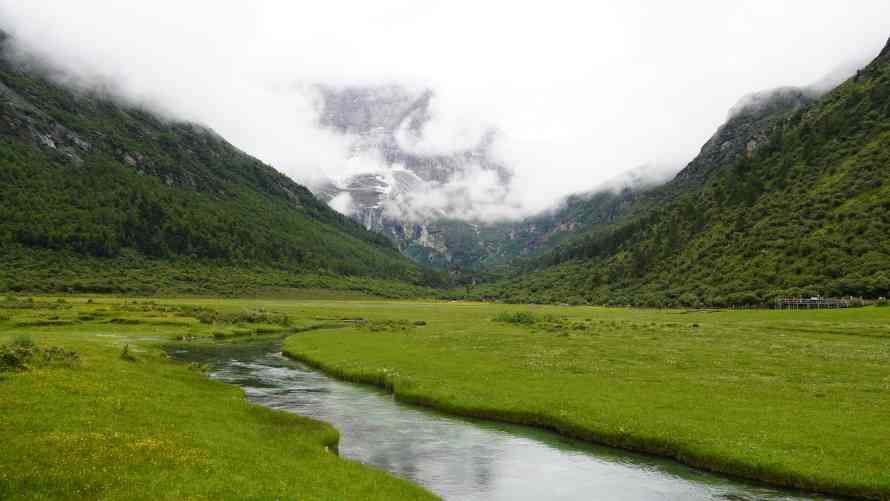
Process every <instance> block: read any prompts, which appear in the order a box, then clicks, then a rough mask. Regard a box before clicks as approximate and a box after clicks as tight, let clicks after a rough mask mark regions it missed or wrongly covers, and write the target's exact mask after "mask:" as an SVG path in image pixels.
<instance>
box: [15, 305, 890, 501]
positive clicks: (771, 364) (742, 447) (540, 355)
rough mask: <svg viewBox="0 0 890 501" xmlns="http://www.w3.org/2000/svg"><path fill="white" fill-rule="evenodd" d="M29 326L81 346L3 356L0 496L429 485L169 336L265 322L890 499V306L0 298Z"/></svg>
mask: <svg viewBox="0 0 890 501" xmlns="http://www.w3.org/2000/svg"><path fill="white" fill-rule="evenodd" d="M58 301H64V302H58ZM333 327H337V328H333ZM22 335H28V336H30V338H31V339H32V340H33V341H34V342H36V344H37V346H38V347H52V346H57V347H61V348H64V349H66V350H73V351H75V352H76V353H77V354H78V359H77V360H76V361H75V362H74V363H72V364H70V365H71V367H68V366H66V365H65V364H63V363H55V362H53V361H51V363H49V364H48V365H46V366H43V367H40V366H36V367H33V368H31V369H29V370H6V371H0V442H2V443H3V444H4V447H0V498H7V497H12V498H19V499H28V498H32V499H41V498H69V497H72V496H73V497H87V498H103V499H104V498H109V499H139V498H142V499H156V498H177V499H185V498H194V499H201V498H205V499H223V498H251V497H253V498H275V497H277V496H281V497H282V498H285V496H287V495H297V496H298V497H299V499H330V498H336V499H374V498H377V499H415V498H416V499H421V498H428V497H430V495H429V494H427V493H426V492H424V491H422V490H421V489H419V488H417V487H414V486H412V485H411V484H409V483H407V482H403V481H401V480H398V479H395V478H394V477H390V476H388V475H386V474H384V473H381V472H379V471H376V470H373V469H370V468H366V467H363V466H360V465H357V464H354V463H350V462H348V461H344V460H341V459H339V458H337V457H336V456H335V455H333V454H331V453H330V452H325V446H326V445H327V446H330V445H331V444H333V443H334V442H335V441H336V432H335V431H334V430H332V429H331V428H329V427H327V426H325V425H322V424H320V423H317V422H313V421H309V420H306V419H301V418H299V417H296V416H293V415H289V414H283V413H278V412H272V411H268V410H264V409H261V408H259V407H256V406H251V405H249V404H247V403H246V402H245V400H244V398H243V396H242V394H241V392H240V391H239V390H237V389H235V388H232V387H228V386H225V385H223V384H219V383H215V382H212V381H209V380H207V379H206V378H205V377H203V376H202V374H201V371H200V369H199V368H196V367H192V368H189V367H187V366H185V365H183V364H178V363H174V362H171V361H169V360H167V359H166V357H164V356H163V353H162V352H161V351H160V349H159V348H158V343H160V342H161V341H169V340H172V339H180V340H181V341H178V342H183V343H195V342H239V341H240V340H242V339H250V338H253V337H255V336H263V335H276V336H283V335H290V337H289V338H288V339H287V341H286V342H285V349H286V351H287V352H289V353H290V354H292V355H293V356H295V357H297V358H300V359H303V360H305V361H308V362H310V363H312V364H315V365H317V366H320V367H322V368H324V369H326V370H328V371H329V372H331V373H334V374H337V375H339V376H341V377H344V378H348V379H352V380H357V381H363V382H369V383H374V384H378V385H382V386H386V387H388V388H390V389H391V390H393V391H394V392H395V393H396V394H397V395H398V396H399V398H402V399H405V400H408V401H413V402H417V403H423V404H426V405H431V406H435V407H438V408H440V409H443V410H447V411H450V412H454V413H458V414H465V415H472V416H477V417H486V418H494V419H500V420H505V421H512V422H518V423H525V424H533V425H537V426H542V427H546V428H551V429H554V430H556V431H559V432H561V433H564V434H567V435H572V436H575V437H579V438H583V439H587V440H593V441H597V442H603V443H606V444H610V445H615V446H619V447H624V448H628V449H635V450H642V451H649V452H654V453H658V454H663V455H668V456H673V457H675V458H677V459H679V460H681V461H684V462H686V463H689V464H693V465H696V466H699V467H703V468H708V469H712V470H717V471H722V472H726V473H732V474H736V475H740V476H745V477H749V478H755V479H760V480H765V481H769V482H772V483H775V484H780V485H787V486H793V487H799V488H804V489H812V490H819V491H825V492H833V493H844V494H849V495H854V496H860V497H868V498H876V499H887V498H890V454H887V451H888V450H890V308H863V309H855V310H837V311H813V312H778V311H736V312H705V311H693V312H686V311H680V310H665V311H656V310H630V309H601V308H590V307H565V308H562V307H530V306H508V305H497V304H481V303H444V302H388V301H379V300H371V299H350V300H338V299H336V298H334V297H331V298H327V299H316V300H309V299H299V298H289V299H277V300H276V299H249V300H248V299H243V300H232V299H202V298H185V299H164V300H157V301H147V300H144V299H139V300H137V301H133V300H129V301H128V300H125V299H122V298H110V297H101V298H98V297H96V298H93V300H92V303H90V302H88V298H86V297H67V298H64V299H62V300H58V299H55V298H36V299H35V300H34V302H28V301H26V300H23V299H22V298H19V299H18V300H15V301H8V300H7V301H3V300H2V298H0V345H5V346H8V344H9V343H13V342H15V341H16V339H17V338H20V337H21V336H22ZM124 345H129V349H128V354H129V355H131V356H133V357H135V358H136V361H134V362H130V361H126V360H124V359H123V358H122V357H121V352H122V350H123V347H124ZM34 365H40V364H34Z"/></svg>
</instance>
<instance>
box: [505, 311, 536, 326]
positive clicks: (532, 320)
mask: <svg viewBox="0 0 890 501" xmlns="http://www.w3.org/2000/svg"><path fill="white" fill-rule="evenodd" d="M543 320H545V319H544V318H542V317H541V316H540V315H536V314H535V313H532V312H530V311H517V312H508V311H502V312H500V313H498V314H497V316H495V317H494V321H495V322H504V323H508V324H516V325H534V324H536V323H538V322H540V321H543Z"/></svg>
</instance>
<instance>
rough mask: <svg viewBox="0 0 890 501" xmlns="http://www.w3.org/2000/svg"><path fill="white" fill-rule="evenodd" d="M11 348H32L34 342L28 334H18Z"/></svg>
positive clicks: (34, 344)
mask: <svg viewBox="0 0 890 501" xmlns="http://www.w3.org/2000/svg"><path fill="white" fill-rule="evenodd" d="M12 345H13V346H18V347H20V348H29V349H30V348H34V347H35V346H36V343H35V342H34V338H32V337H31V336H29V335H28V334H19V335H17V336H16V337H15V340H13V342H12Z"/></svg>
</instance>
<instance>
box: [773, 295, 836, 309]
mask: <svg viewBox="0 0 890 501" xmlns="http://www.w3.org/2000/svg"><path fill="white" fill-rule="evenodd" d="M850 302H851V301H850V299H835V298H827V297H819V296H815V297H810V298H804V297H783V298H779V299H776V305H775V308H776V309H778V310H810V309H813V310H816V309H825V308H849V307H850Z"/></svg>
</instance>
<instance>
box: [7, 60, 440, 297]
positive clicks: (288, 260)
mask: <svg viewBox="0 0 890 501" xmlns="http://www.w3.org/2000/svg"><path fill="white" fill-rule="evenodd" d="M0 84H2V85H4V86H5V87H4V89H7V91H8V93H9V94H10V95H12V96H15V99H13V100H12V101H10V102H8V103H7V104H4V105H3V106H4V109H3V110H4V114H5V116H8V120H5V121H4V122H3V123H2V124H0V164H2V165H3V168H2V169H0V247H2V248H3V249H4V250H7V249H18V250H14V251H13V252H16V253H19V254H21V253H30V254H33V256H32V257H31V261H33V262H34V263H35V265H36V266H39V267H42V268H44V269H48V268H53V267H55V266H56V265H57V264H58V262H59V261H63V260H67V259H70V258H71V257H75V258H77V257H79V258H82V259H88V260H90V262H91V263H94V266H95V268H97V269H101V268H102V267H105V266H110V267H113V268H117V269H138V267H139V265H140V264H141V263H142V262H144V261H154V262H158V263H164V264H166V265H167V266H165V267H163V268H164V271H165V272H166V273H167V275H166V276H164V277H156V278H159V279H160V278H172V277H175V276H176V275H179V274H180V273H187V272H188V270H187V268H186V267H187V266H188V265H189V264H191V263H195V262H201V263H212V264H213V265H217V266H225V267H229V268H247V269H250V268H254V269H255V268H271V269H276V270H280V271H281V272H283V273H287V274H290V275H297V274H305V275H331V276H340V277H342V276H362V277H375V278H377V279H386V280H393V281H403V282H410V283H415V284H429V285H436V284H442V283H444V282H443V277H442V275H441V274H439V273H435V272H432V271H428V270H423V271H422V270H420V269H418V267H417V266H415V265H414V264H413V263H411V262H410V261H409V260H407V259H405V258H403V257H402V256H401V255H400V254H399V253H398V251H397V250H396V249H395V248H394V247H393V246H392V245H391V244H390V243H389V241H388V240H386V239H385V238H384V237H383V236H381V235H377V234H374V233H371V232H369V231H366V230H365V229H364V228H362V227H361V226H360V225H358V224H356V223H354V222H352V221H351V220H350V219H349V218H347V217H344V216H342V215H340V214H338V213H337V212H335V211H333V210H331V209H330V208H328V207H327V206H326V205H325V204H323V203H322V202H320V201H319V200H317V199H316V198H315V197H314V196H313V195H312V194H311V193H310V192H309V191H308V190H307V189H306V188H305V187H303V186H301V185H299V184H297V183H295V182H293V181H291V180H290V179H289V178H287V177H286V176H284V175H282V174H280V173H279V172H277V171H275V170H274V169H273V168H271V167H269V166H267V165H264V164H262V163H261V162H259V161H258V160H256V159H254V158H252V157H249V156H247V155H246V154H244V153H242V152H241V151H239V150H238V149H236V148H235V147H233V146H232V145H230V144H228V143H227V142H225V141H224V140H223V139H222V138H220V137H218V136H216V135H215V134H214V133H213V132H212V131H209V130H206V129H203V128H201V127H198V126H195V125H192V124H183V123H176V122H169V121H166V120H161V119H159V118H157V117H155V116H153V115H152V114H150V113H147V112H145V111H143V110H140V109H135V108H125V107H121V106H119V105H116V104H113V103H111V102H109V101H106V100H103V98H101V97H100V96H96V95H91V94H89V93H74V92H69V91H67V90H65V89H63V88H61V87H59V86H57V85H54V84H52V83H49V82H48V81H47V80H44V79H42V78H41V77H39V76H35V75H32V74H28V73H23V72H22V71H19V70H18V69H17V68H15V67H13V66H12V65H11V64H10V63H8V62H4V61H0ZM17 103H26V104H17ZM34 110H37V111H34ZM37 130H45V131H56V132H53V133H51V134H50V135H51V136H52V137H51V138H49V139H47V140H42V139H40V137H38V135H36V134H37V133H36V132H34V131H37ZM60 131H61V132H60ZM57 256H58V257H57ZM4 257H5V256H4ZM7 265H8V264H7V262H5V260H4V262H3V266H0V268H5V267H6V266H7ZM3 271H7V270H3ZM8 271H9V272H10V273H11V272H12V271H13V269H12V268H10V269H9V270H8ZM26 271H31V270H30V269H27V268H26ZM34 271H36V270H34ZM20 281H27V273H26V274H25V276H24V277H22V279H16V280H15V282H16V283H11V284H10V283H8V282H6V281H0V290H2V289H7V290H8V289H9V288H11V287H21V286H22V285H27V286H31V285H34V284H31V283H29V282H26V283H25V284H21V283H19V282H20ZM116 282H119V281H114V282H112V283H111V284H106V285H104V286H102V287H97V290H95V292H108V290H99V289H101V288H103V287H104V288H108V289H111V290H120V288H119V287H118V286H117V285H116ZM122 282H124V284H126V281H125V280H123V281H122ZM58 285H60V286H62V285H63V284H58ZM44 290H45V289H44ZM54 290H55V291H62V290H65V289H62V288H57V289H54Z"/></svg>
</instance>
